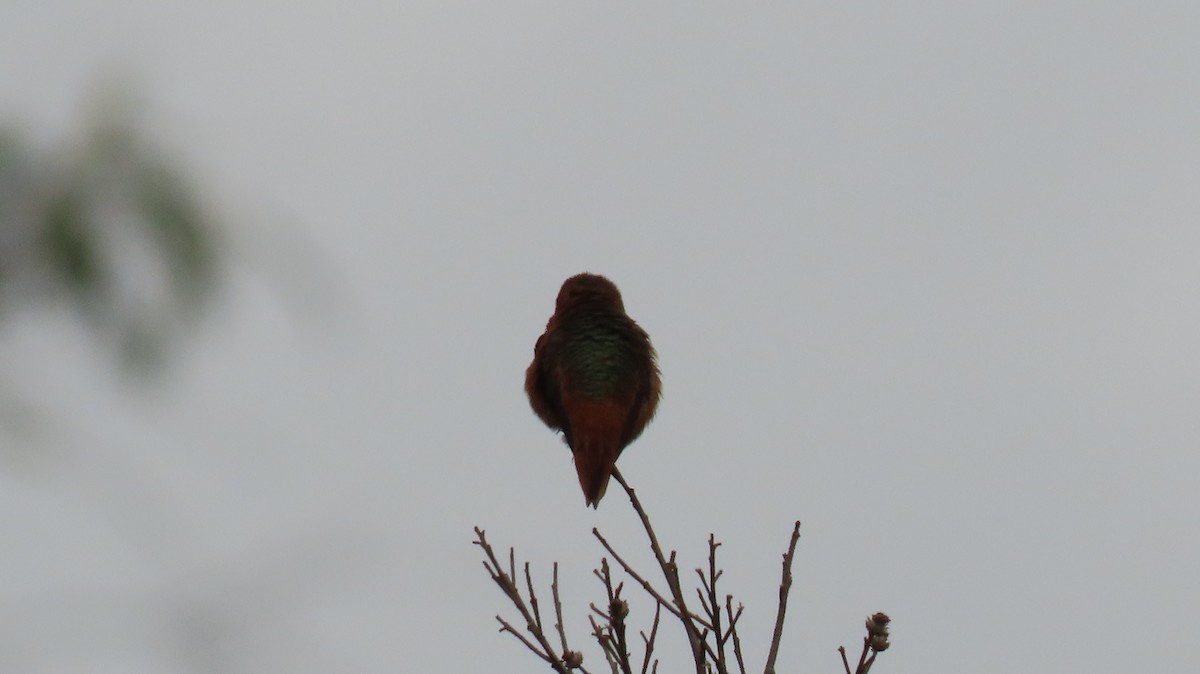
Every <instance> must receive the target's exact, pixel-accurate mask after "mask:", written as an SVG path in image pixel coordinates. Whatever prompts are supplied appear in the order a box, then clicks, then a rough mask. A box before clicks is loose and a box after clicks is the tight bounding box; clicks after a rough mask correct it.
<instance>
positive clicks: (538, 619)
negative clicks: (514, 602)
mask: <svg viewBox="0 0 1200 674" xmlns="http://www.w3.org/2000/svg"><path fill="white" fill-rule="evenodd" d="M525 586H526V587H528V588H529V606H530V608H532V609H533V620H534V622H535V623H536V624H537V628H538V631H541V629H542V614H541V613H539V612H538V600H537V594H536V593H534V591H533V578H532V577H531V576H530V575H529V562H525ZM563 650H566V649H565V648H564V649H563Z"/></svg>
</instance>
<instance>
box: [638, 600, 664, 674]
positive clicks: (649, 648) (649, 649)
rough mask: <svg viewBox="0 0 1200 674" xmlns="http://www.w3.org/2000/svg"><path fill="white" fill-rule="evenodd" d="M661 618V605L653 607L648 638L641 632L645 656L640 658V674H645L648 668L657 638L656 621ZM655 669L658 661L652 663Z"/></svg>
mask: <svg viewBox="0 0 1200 674" xmlns="http://www.w3.org/2000/svg"><path fill="white" fill-rule="evenodd" d="M660 616H662V604H655V605H654V624H652V625H651V626H650V636H649V637H647V636H646V633H645V632H642V641H644V642H645V643H646V655H645V657H643V658H642V674H646V668H647V667H649V666H650V657H651V654H653V653H654V640H655V639H656V638H657V637H658V619H659V617H660ZM654 664H655V667H657V666H658V661H657V660H655V661H654Z"/></svg>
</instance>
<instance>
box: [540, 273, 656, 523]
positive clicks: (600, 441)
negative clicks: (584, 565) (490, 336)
mask: <svg viewBox="0 0 1200 674" xmlns="http://www.w3.org/2000/svg"><path fill="white" fill-rule="evenodd" d="M525 393H526V394H528V395H529V404H530V406H531V407H533V411H534V413H535V414H537V415H538V417H539V418H541V420H542V421H544V422H545V423H546V425H547V426H549V427H550V428H551V430H555V431H562V434H563V439H564V440H565V441H566V443H567V446H568V447H570V448H571V453H572V454H573V455H574V457H575V472H576V473H577V474H578V475H579V486H580V487H582V488H583V495H584V498H585V499H586V500H587V505H589V506H592V507H593V508H596V507H597V506H598V505H599V503H600V499H602V498H604V491H605V490H606V489H607V488H608V479H609V477H610V476H611V475H612V472H613V469H614V468H615V466H616V462H617V457H618V456H619V455H620V454H621V451H622V450H624V449H625V447H626V446H627V445H629V443H631V442H633V441H634V440H635V439H636V438H637V437H638V436H639V435H641V433H642V431H643V430H644V429H645V428H646V424H648V423H650V419H651V418H652V417H653V416H654V410H655V408H656V407H658V399H659V397H661V395H662V381H661V379H660V376H659V371H658V364H657V361H656V355H655V353H654V347H653V346H651V344H650V336H649V335H647V334H646V331H645V330H643V329H642V328H641V327H640V326H638V324H637V323H635V322H634V320H633V319H632V318H630V317H629V315H628V314H626V313H625V304H624V303H623V302H622V301H621V292H620V291H619V290H617V286H615V285H613V282H612V281H609V280H608V279H606V278H604V277H603V276H600V275H597V274H578V275H575V276H572V277H571V278H569V279H567V280H566V281H564V282H563V284H562V288H561V289H560V290H559V291H558V299H557V301H556V302H555V307H554V315H552V316H551V317H550V320H549V321H548V322H547V323H546V332H545V333H543V334H542V336H541V337H538V340H537V344H536V345H535V346H534V348H533V362H532V363H530V365H529V369H527V370H526V371H525Z"/></svg>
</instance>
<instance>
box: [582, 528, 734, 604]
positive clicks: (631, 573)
mask: <svg viewBox="0 0 1200 674" xmlns="http://www.w3.org/2000/svg"><path fill="white" fill-rule="evenodd" d="M592 535H593V536H595V537H596V539H597V540H599V541H600V545H602V546H604V549H605V550H607V551H608V554H610V555H612V556H613V559H615V560H617V563H618V564H620V565H621V568H622V569H625V573H628V574H629V577H630V578H633V579H634V580H636V581H637V582H638V584H639V585H641V586H642V589H643V590H645V591H646V592H647V593H648V594H649V595H650V596H651V597H654V599H655V601H657V602H658V604H659V605H660V606H662V607H663V608H665V609H667V610H668V611H670V612H671V615H673V616H675V617H676V618H679V619H680V620H683V615H682V614H680V613H679V609H677V608H675V604H672V603H671V602H670V601H668V600H667V599H666V598H665V597H663V596H662V595H661V594H659V592H658V590H655V589H654V586H653V585H651V584H650V581H648V580H646V579H645V578H642V576H641V575H640V574H639V573H638V572H637V571H635V570H634V568H633V567H632V566H630V565H629V562H626V561H625V559H624V558H622V557H621V555H620V554H618V553H617V551H616V550H614V549H613V546H612V545H610V544H609V542H608V541H607V540H606V539H605V538H604V536H603V535H601V533H600V530H599V529H596V528H592ZM691 617H692V619H693V620H696V621H698V622H700V624H701V625H703V626H704V627H706V628H708V627H711V625H709V624H708V623H707V622H705V621H704V620H703V619H702V618H700V616H697V615H695V614H692V616H691Z"/></svg>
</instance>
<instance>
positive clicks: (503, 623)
mask: <svg viewBox="0 0 1200 674" xmlns="http://www.w3.org/2000/svg"><path fill="white" fill-rule="evenodd" d="M496 620H497V622H499V623H500V631H501V632H508V633H509V634H511V635H513V636H514V637H516V638H517V639H519V640H520V641H521V643H523V644H525V646H526V647H527V648H528V649H529V650H531V651H533V654H534V655H536V656H538V657H539V658H541V659H543V660H545V661H546V662H548V663H550V666H551V667H554V658H553V657H552V656H549V655H546V654H545V653H543V652H542V651H540V650H538V647H537V646H534V645H533V643H531V642H530V641H529V639H526V638H525V635H524V634H521V633H520V632H518V631H517V628H515V627H513V626H512V623H510V622H508V621H507V620H505V619H504V618H501V617H500V616H496ZM554 669H555V670H558V667H554Z"/></svg>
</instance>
